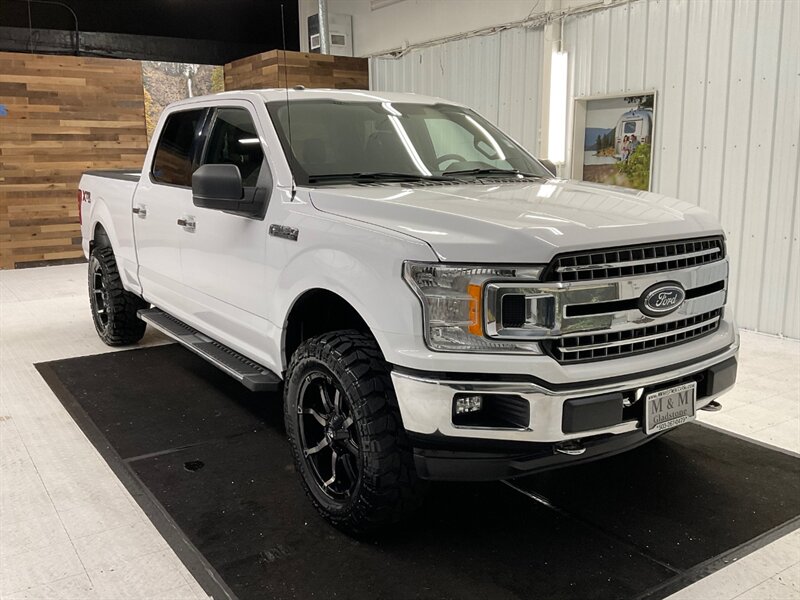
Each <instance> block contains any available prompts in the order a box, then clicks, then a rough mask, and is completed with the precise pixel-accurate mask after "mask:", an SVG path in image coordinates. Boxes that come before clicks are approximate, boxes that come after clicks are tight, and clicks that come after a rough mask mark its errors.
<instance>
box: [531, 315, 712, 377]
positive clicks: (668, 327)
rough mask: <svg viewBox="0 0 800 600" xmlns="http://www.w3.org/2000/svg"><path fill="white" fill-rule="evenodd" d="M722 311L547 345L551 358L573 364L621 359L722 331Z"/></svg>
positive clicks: (557, 340)
mask: <svg viewBox="0 0 800 600" xmlns="http://www.w3.org/2000/svg"><path fill="white" fill-rule="evenodd" d="M721 316H722V309H721V308H718V309H716V310H712V311H710V312H706V313H703V314H700V315H695V316H692V317H688V318H686V319H680V320H677V321H669V322H666V323H657V324H652V325H648V326H646V327H640V328H638V329H625V330H621V331H608V332H604V333H593V334H586V335H576V336H570V337H563V338H559V339H553V340H547V341H545V342H543V345H544V348H545V350H546V351H547V353H548V354H550V356H552V357H553V358H555V359H556V360H557V361H558V362H560V363H564V364H569V363H579V362H588V361H594V360H603V359H607V358H620V357H623V356H630V355H632V354H641V353H643V352H651V351H653V350H661V349H662V348H667V347H669V346H675V345H677V344H682V343H684V342H688V341H689V340H693V339H696V338H698V337H701V336H704V335H707V334H709V333H712V332H714V331H716V330H717V329H718V328H719V322H720V318H721Z"/></svg>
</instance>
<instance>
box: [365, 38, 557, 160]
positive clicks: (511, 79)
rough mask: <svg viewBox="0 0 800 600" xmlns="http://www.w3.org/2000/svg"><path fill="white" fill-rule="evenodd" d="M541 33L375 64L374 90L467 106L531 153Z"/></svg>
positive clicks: (468, 42) (450, 45)
mask: <svg viewBox="0 0 800 600" xmlns="http://www.w3.org/2000/svg"><path fill="white" fill-rule="evenodd" d="M543 39H544V36H543V33H542V30H541V29H526V28H516V29H509V30H507V31H503V32H500V33H495V34H493V35H486V36H477V37H471V38H466V39H463V40H457V41H452V42H447V43H445V44H440V45H438V46H433V47H430V48H422V49H419V50H414V51H411V52H410V53H408V54H406V55H405V56H403V57H401V58H398V59H391V58H372V59H370V87H371V88H372V89H373V90H379V91H392V92H416V93H418V94H427V95H430V96H440V97H442V98H446V99H448V100H453V101H455V102H461V103H463V104H466V105H468V106H470V107H472V108H473V109H475V110H476V111H478V112H479V113H480V114H481V115H483V116H484V117H486V118H487V119H489V120H490V121H491V122H492V123H495V124H497V125H498V126H500V128H502V129H503V130H504V131H506V132H507V133H508V134H510V135H511V136H512V137H513V138H514V139H516V140H517V141H518V142H519V143H521V144H522V145H523V146H525V147H526V148H528V149H529V150H531V151H533V152H534V153H535V152H536V149H537V147H538V142H539V98H540V96H541V85H542V84H541V77H540V68H541V61H542V42H543Z"/></svg>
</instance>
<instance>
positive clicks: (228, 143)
mask: <svg viewBox="0 0 800 600" xmlns="http://www.w3.org/2000/svg"><path fill="white" fill-rule="evenodd" d="M263 162H264V152H263V150H262V149H261V141H260V140H259V139H258V132H257V131H256V125H255V123H254V122H253V117H251V116H250V113H249V112H248V111H247V110H246V109H244V108H220V109H218V110H217V114H216V118H215V119H214V127H213V129H212V130H211V135H210V136H209V138H208V145H207V146H206V153H205V157H204V158H203V164H228V165H236V166H237V167H239V172H240V173H241V174H242V184H243V185H244V186H245V187H253V186H255V184H256V182H257V181H258V174H259V173H260V172H261V164H262V163H263Z"/></svg>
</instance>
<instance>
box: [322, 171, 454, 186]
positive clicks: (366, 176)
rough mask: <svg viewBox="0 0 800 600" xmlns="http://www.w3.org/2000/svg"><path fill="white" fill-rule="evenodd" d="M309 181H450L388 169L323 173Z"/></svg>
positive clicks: (448, 179)
mask: <svg viewBox="0 0 800 600" xmlns="http://www.w3.org/2000/svg"><path fill="white" fill-rule="evenodd" d="M308 181H309V182H310V183H317V182H323V181H357V182H370V181H450V178H448V177H438V176H436V175H414V174H413V173H393V172H389V171H386V172H384V171H376V172H367V173H325V174H323V175H310V176H309V177H308Z"/></svg>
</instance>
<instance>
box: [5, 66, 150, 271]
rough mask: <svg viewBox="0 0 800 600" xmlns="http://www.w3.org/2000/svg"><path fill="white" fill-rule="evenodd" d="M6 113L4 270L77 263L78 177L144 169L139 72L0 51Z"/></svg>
mask: <svg viewBox="0 0 800 600" xmlns="http://www.w3.org/2000/svg"><path fill="white" fill-rule="evenodd" d="M0 105H4V106H5V111H3V110H2V109H0V268H4V269H9V268H15V267H24V266H34V265H41V264H57V263H59V262H66V261H74V260H79V259H80V257H82V256H83V253H82V251H81V246H80V241H81V240H80V228H79V225H78V211H77V202H76V194H77V187H78V180H79V178H80V175H81V173H82V172H83V171H85V170H87V169H122V168H136V169H138V168H141V165H142V162H143V160H144V154H145V151H146V150H147V134H146V132H145V119H144V93H143V89H142V67H141V63H139V62H138V61H131V60H118V59H106V58H88V57H74V56H50V55H37V54H19V53H9V52H0ZM3 112H5V113H6V114H5V116H2V113H3Z"/></svg>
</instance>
